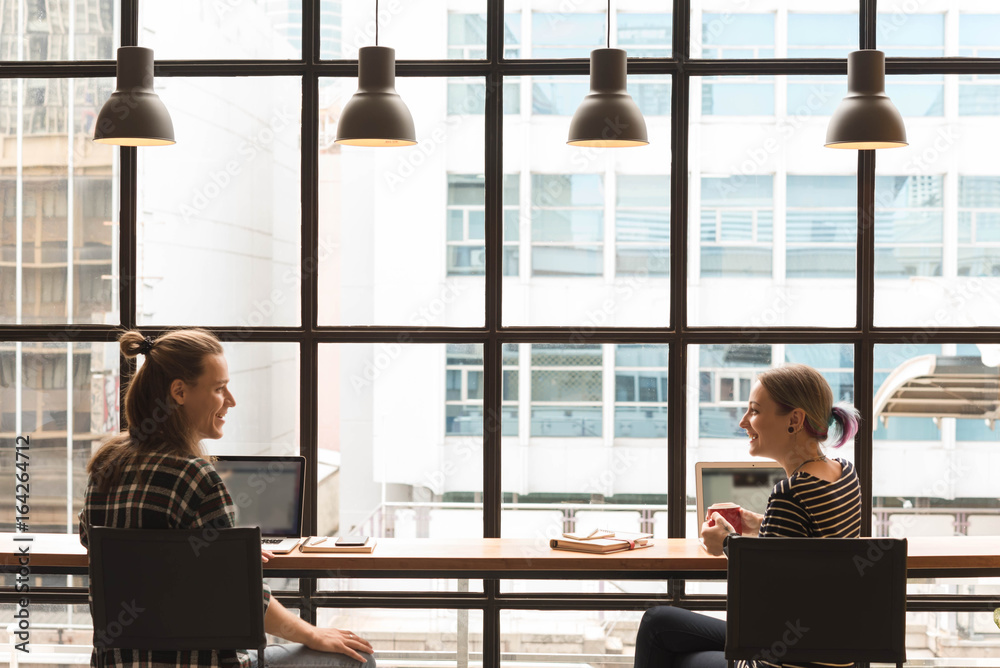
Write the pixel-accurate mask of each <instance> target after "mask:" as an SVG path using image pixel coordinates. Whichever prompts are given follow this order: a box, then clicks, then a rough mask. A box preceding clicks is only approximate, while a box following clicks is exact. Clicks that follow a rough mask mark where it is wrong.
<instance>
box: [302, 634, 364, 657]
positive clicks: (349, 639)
mask: <svg viewBox="0 0 1000 668" xmlns="http://www.w3.org/2000/svg"><path fill="white" fill-rule="evenodd" d="M310 636H311V637H310V638H309V639H308V640H306V642H305V645H306V647H308V648H309V649H315V650H318V651H320V652H336V653H337V654H344V655H346V656H349V657H351V658H352V659H354V660H355V661H361V662H363V663H366V662H367V659H365V657H363V656H361V655H360V654H358V652H365V653H367V654H374V653H375V650H374V649H372V646H371V643H369V642H368V641H367V640H365V639H364V638H362V637H361V636H358V635H356V634H355V633H354V632H352V631H342V630H340V629H321V628H314V629H313V632H312V633H311V634H310Z"/></svg>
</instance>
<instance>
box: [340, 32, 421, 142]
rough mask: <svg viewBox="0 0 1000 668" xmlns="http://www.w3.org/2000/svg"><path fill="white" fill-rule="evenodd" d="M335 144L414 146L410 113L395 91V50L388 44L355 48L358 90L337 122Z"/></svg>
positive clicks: (414, 133) (414, 137)
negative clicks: (356, 49) (356, 52)
mask: <svg viewBox="0 0 1000 668" xmlns="http://www.w3.org/2000/svg"><path fill="white" fill-rule="evenodd" d="M336 143H338V144H347V145H349V146H413V145H414V144H416V143H417V134H416V131H415V130H414V129H413V116H411V115H410V110H409V109H407V107H406V103H405V102H403V98H401V97H400V96H399V94H398V93H397V92H396V51H395V49H391V48H389V47H387V46H363V47H361V49H359V50H358V90H357V92H356V93H354V95H352V96H351V99H350V100H348V101H347V104H346V105H344V110H343V111H342V112H341V113H340V120H339V121H338V122H337V139H336Z"/></svg>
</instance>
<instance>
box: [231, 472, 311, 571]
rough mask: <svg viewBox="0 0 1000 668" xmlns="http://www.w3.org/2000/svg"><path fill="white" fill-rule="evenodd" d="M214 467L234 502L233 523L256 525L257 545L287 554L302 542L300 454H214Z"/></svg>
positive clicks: (243, 525) (303, 473) (246, 525)
mask: <svg viewBox="0 0 1000 668" xmlns="http://www.w3.org/2000/svg"><path fill="white" fill-rule="evenodd" d="M211 460H212V464H213V465H214V466H215V470H216V471H218V472H219V476H220V477H221V478H222V481H223V482H224V483H225V484H226V489H228V490H229V495H230V496H231V497H232V498H233V503H234V505H235V506H236V526H238V527H260V535H261V543H262V544H261V547H262V548H264V549H266V550H268V551H269V552H273V553H275V554H288V553H289V552H291V551H292V550H294V549H295V546H296V545H298V544H299V543H300V542H302V512H303V501H304V496H305V495H304V494H303V492H304V484H305V472H306V460H305V458H304V457H272V456H242V455H216V456H212V457H211Z"/></svg>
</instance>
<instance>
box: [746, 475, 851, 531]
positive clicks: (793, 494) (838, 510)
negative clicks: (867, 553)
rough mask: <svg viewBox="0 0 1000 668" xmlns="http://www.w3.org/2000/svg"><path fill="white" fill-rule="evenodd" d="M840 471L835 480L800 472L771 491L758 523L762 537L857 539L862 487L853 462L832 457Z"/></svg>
mask: <svg viewBox="0 0 1000 668" xmlns="http://www.w3.org/2000/svg"><path fill="white" fill-rule="evenodd" d="M834 461H835V462H839V463H840V465H841V467H842V468H843V470H842V471H841V473H840V478H839V479H838V480H836V481H835V482H827V481H826V480H823V479H821V478H817V477H816V476H814V475H812V474H810V473H806V472H805V471H801V472H799V473H796V474H795V475H793V476H792V477H791V478H787V479H785V480H782V481H780V482H779V483H778V484H777V485H775V486H774V489H773V490H772V491H771V497H770V498H769V499H768V500H767V510H766V511H764V521H763V522H762V523H761V525H760V535H761V536H762V537H770V536H782V537H786V538H809V537H813V538H857V537H859V536H860V535H861V486H860V484H859V483H858V474H857V472H856V471H855V470H854V465H853V464H851V463H850V462H849V461H847V460H846V459H834Z"/></svg>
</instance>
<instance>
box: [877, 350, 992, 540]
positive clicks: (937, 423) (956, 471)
mask: <svg viewBox="0 0 1000 668" xmlns="http://www.w3.org/2000/svg"><path fill="white" fill-rule="evenodd" d="M874 352H875V372H876V379H875V380H876V383H875V399H874V402H875V403H874V414H875V421H876V423H877V425H878V430H877V431H876V432H875V437H876V440H875V443H874V459H873V462H872V466H873V479H872V495H873V506H874V514H875V518H874V519H875V521H874V523H873V525H872V535H873V536H893V537H913V536H951V535H970V536H972V535H988V536H996V535H998V534H1000V503H998V501H997V495H996V491H995V489H993V487H994V486H992V485H991V482H990V480H989V479H988V478H989V474H988V469H989V467H988V466H985V465H984V462H988V461H990V457H992V456H993V455H992V454H991V453H993V452H995V451H996V448H997V444H998V443H1000V432H998V431H997V430H996V429H995V426H996V425H995V424H994V423H995V419H996V415H997V409H998V407H1000V404H998V399H997V397H998V394H997V388H998V387H1000V375H998V374H1000V372H998V370H997V364H998V362H1000V347H998V346H997V344H995V343H981V344H978V345H968V344H965V345H962V346H957V345H955V344H943V345H938V346H928V345H924V346H917V345H914V344H898V345H888V344H886V345H876V346H875V351H874ZM914 461H919V462H920V465H919V466H918V467H913V466H912V464H911V463H912V462H914ZM908 462H909V463H908Z"/></svg>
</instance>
